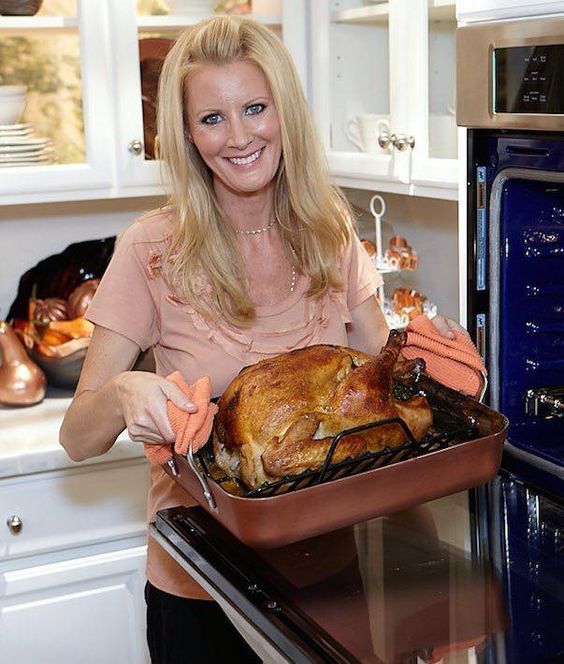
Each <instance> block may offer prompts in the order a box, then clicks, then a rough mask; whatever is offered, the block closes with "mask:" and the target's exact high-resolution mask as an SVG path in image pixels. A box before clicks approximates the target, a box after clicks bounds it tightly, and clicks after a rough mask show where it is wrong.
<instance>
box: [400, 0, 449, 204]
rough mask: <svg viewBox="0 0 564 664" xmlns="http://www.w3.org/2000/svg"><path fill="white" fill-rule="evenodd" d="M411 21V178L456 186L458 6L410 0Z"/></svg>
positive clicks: (437, 0)
mask: <svg viewBox="0 0 564 664" xmlns="http://www.w3.org/2000/svg"><path fill="white" fill-rule="evenodd" d="M409 4H410V11H409V16H408V20H409V21H410V23H411V28H410V30H411V32H412V33H413V34H414V35H417V37H415V39H416V43H415V46H416V48H417V51H418V53H419V57H418V58H414V61H413V87H412V88H411V91H410V94H411V103H410V108H411V111H412V117H411V120H410V127H411V131H412V133H413V136H414V138H415V147H414V150H413V163H412V170H411V179H412V182H413V183H414V184H415V185H417V184H423V185H433V184H440V185H441V186H443V187H447V188H448V187H450V188H451V189H452V190H453V197H455V192H456V184H457V167H456V164H457V157H458V129H457V126H456V98H455V91H456V57H455V31H456V7H455V2H454V0H410V2H409Z"/></svg>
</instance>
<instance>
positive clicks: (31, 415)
mask: <svg viewBox="0 0 564 664" xmlns="http://www.w3.org/2000/svg"><path fill="white" fill-rule="evenodd" d="M71 398H72V395H71V393H70V392H65V391H62V390H55V389H52V388H50V389H49V391H48V393H47V396H46V398H45V399H44V400H43V401H42V402H41V403H39V404H37V405H36V406H29V407H20V408H10V407H7V406H0V479H1V478H6V477H12V476H15V475H28V474H31V473H41V472H46V471H51V470H62V469H65V468H75V467H80V466H84V465H87V464H97V463H107V462H111V461H121V460H124V459H134V458H138V457H142V456H143V448H142V447H141V445H139V444H138V443H133V442H132V441H131V440H129V438H128V437H127V433H126V432H124V433H122V434H121V435H120V436H119V437H118V439H117V441H116V443H115V445H113V447H112V448H111V449H110V450H109V451H108V452H106V454H103V455H101V456H99V457H94V458H92V459H87V460H86V461H80V462H76V461H73V460H72V459H70V458H69V457H68V456H67V453H66V452H65V450H64V449H63V448H62V447H61V445H60V444H59V428H60V426H61V423H62V421H63V417H64V415H65V412H66V410H67V408H68V407H69V404H70V402H71Z"/></svg>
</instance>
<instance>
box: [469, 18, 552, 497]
mask: <svg viewBox="0 0 564 664" xmlns="http://www.w3.org/2000/svg"><path fill="white" fill-rule="evenodd" d="M457 106H458V111H457V112H458V117H457V119H458V124H459V125H462V126H465V127H468V151H467V175H468V177H467V187H468V191H467V195H468V206H467V214H468V218H467V228H468V237H467V241H468V266H467V268H468V298H467V301H468V319H467V320H468V325H469V328H470V331H471V333H472V334H473V335H474V337H475V339H476V341H477V343H478V346H479V349H480V350H481V352H482V354H483V356H484V357H485V359H486V362H487V365H488V370H489V375H490V388H489V401H490V403H491V405H492V406H493V407H494V408H496V409H498V410H501V411H502V412H503V413H504V414H505V415H507V416H508V417H509V419H510V422H511V426H510V431H509V436H508V442H507V443H506V452H507V454H506V455H505V461H504V463H505V465H506V466H507V467H509V468H510V469H511V470H512V471H513V472H515V473H516V474H518V475H523V476H524V477H525V478H526V481H529V482H532V483H534V484H535V485H537V486H540V487H541V488H544V489H546V490H548V491H551V492H553V493H557V494H559V495H560V496H561V495H562V494H563V487H564V387H563V386H564V16H560V17H559V16H551V17H546V18H543V19H523V20H518V21H497V22H492V23H483V24H476V25H469V26H464V27H460V28H459V29H458V30H457Z"/></svg>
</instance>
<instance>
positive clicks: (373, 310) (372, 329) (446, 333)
mask: <svg viewBox="0 0 564 664" xmlns="http://www.w3.org/2000/svg"><path fill="white" fill-rule="evenodd" d="M351 317H352V320H353V322H352V324H351V325H350V328H349V329H348V330H347V336H348V340H349V346H350V347H351V348H356V349H358V350H361V351H363V352H365V353H369V354H370V355H378V353H379V352H380V351H381V350H382V346H384V345H385V343H386V341H387V339H388V333H389V329H388V324H387V323H386V319H385V317H384V314H383V313H382V310H381V309H380V307H379V305H378V300H377V299H376V297H374V296H373V297H369V298H368V299H367V300H365V301H364V302H363V303H362V304H359V305H358V307H355V308H354V309H353V310H352V311H351ZM431 322H432V323H433V325H434V326H435V327H436V328H437V331H438V332H439V333H440V334H441V335H442V336H443V337H446V338H447V339H454V332H455V331H456V332H460V333H461V334H464V335H466V336H469V334H468V332H467V331H466V330H465V329H464V328H463V327H462V326H461V325H459V324H458V323H457V322H456V321H454V320H452V318H446V317H445V316H435V317H434V318H433V319H432V321H431Z"/></svg>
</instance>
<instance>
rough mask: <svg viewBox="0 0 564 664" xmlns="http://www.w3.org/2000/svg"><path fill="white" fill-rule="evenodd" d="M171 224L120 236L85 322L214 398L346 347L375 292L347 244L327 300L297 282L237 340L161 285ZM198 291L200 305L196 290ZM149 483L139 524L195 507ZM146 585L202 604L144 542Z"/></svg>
mask: <svg viewBox="0 0 564 664" xmlns="http://www.w3.org/2000/svg"><path fill="white" fill-rule="evenodd" d="M173 223H174V222H173V218H172V214H171V212H170V209H168V208H163V209H160V210H156V211H153V212H150V213H148V214H147V215H145V216H143V217H141V218H140V219H137V220H136V221H135V222H134V223H133V224H132V225H131V226H129V227H128V228H127V229H126V230H125V231H124V233H123V234H122V235H121V236H120V238H119V239H118V241H117V242H116V247H115V250H114V255H113V257H112V260H111V261H110V264H109V266H108V268H107V270H106V272H105V274H104V277H103V278H102V281H101V283H100V286H99V287H98V290H97V291H96V294H95V296H94V298H93V300H92V303H91V304H90V306H89V308H88V311H87V313H86V317H87V318H88V319H89V320H90V321H92V322H93V323H94V324H96V325H101V326H103V327H106V328H108V329H110V330H113V331H114V332H118V333H119V334H122V335H124V336H125V337H127V338H128V339H131V340H132V341H134V342H135V343H136V344H137V345H138V346H139V348H140V349H141V350H146V349H147V348H149V347H152V348H153V352H154V356H155V363H156V372H157V374H158V375H160V376H166V375H168V374H169V373H172V372H173V371H175V370H178V371H180V372H181V373H182V374H183V376H184V378H185V379H186V380H187V381H188V382H193V381H195V380H196V379H197V378H198V377H200V376H202V375H208V376H209V377H210V378H211V382H212V389H213V394H214V395H215V396H218V395H220V394H221V393H222V392H223V390H224V389H225V387H226V386H227V385H228V383H229V382H230V381H231V380H232V379H233V378H234V377H235V376H236V375H237V373H238V372H239V371H240V370H241V369H242V368H243V367H245V366H247V365H249V364H252V363H254V362H258V361H259V360H262V359H264V358H267V357H271V356H273V355H277V354H279V353H283V352H286V351H290V350H293V349H295V348H303V347H304V346H309V345H312V344H320V343H321V344H323V343H327V344H340V345H345V346H346V345H347V330H346V324H347V323H350V322H351V316H350V311H351V310H352V309H354V308H355V307H357V306H358V305H359V304H361V303H362V302H364V300H366V299H367V298H368V297H370V296H371V295H374V294H375V293H376V291H377V288H378V286H380V285H381V283H382V277H381V276H380V274H379V273H378V272H377V271H376V269H375V267H374V264H373V263H372V261H371V260H370V258H369V257H368V254H367V253H366V252H365V250H364V248H363V247H362V245H361V244H360V241H359V239H358V238H357V237H356V235H354V237H353V241H352V242H351V243H350V245H349V246H348V247H347V248H346V250H345V251H344V252H343V255H342V258H341V260H340V262H339V268H340V271H341V277H342V279H343V285H344V287H343V290H342V291H335V290H332V291H331V292H329V293H328V294H326V295H324V296H323V297H321V298H319V299H317V300H312V299H311V298H308V297H305V296H304V295H305V292H306V291H307V287H308V279H307V278H306V277H304V276H302V275H299V276H298V279H297V282H296V287H295V290H294V292H292V293H289V294H288V297H287V298H285V299H284V300H283V301H281V302H278V303H277V304H274V305H264V306H258V307H257V308H256V316H257V318H256V323H255V324H253V326H252V327H250V328H245V329H244V330H241V329H238V328H236V327H233V326H231V325H229V324H228V323H225V322H222V323H220V324H218V325H212V324H210V323H209V322H208V321H207V320H206V319H205V318H204V317H202V316H201V315H200V314H198V313H197V312H196V311H195V310H194V309H193V308H191V307H190V306H189V305H187V304H184V303H183V302H182V301H181V300H180V299H178V298H177V297H176V296H175V295H174V293H172V292H171V290H170V289H169V287H168V286H167V284H166V283H165V280H164V278H163V277H162V275H161V270H162V263H163V260H164V258H163V257H164V256H165V255H166V245H167V242H168V239H169V237H170V235H171V231H172V225H173ZM201 291H202V296H203V297H205V294H206V284H205V282H204V280H202V288H201ZM150 474H151V489H150V491H149V496H148V505H147V518H148V520H152V519H153V517H154V514H155V512H156V511H157V510H160V509H164V508H166V507H173V506H175V505H185V506H190V505H194V504H196V503H195V501H194V499H193V498H192V497H191V496H190V495H188V494H187V493H186V492H185V491H184V490H183V489H181V488H180V487H179V486H178V485H177V484H176V483H175V482H174V481H173V480H172V479H170V478H169V476H168V475H167V474H166V473H165V472H164V471H163V470H162V469H161V468H160V466H151V467H150ZM147 578H148V579H149V581H150V582H151V583H152V584H153V585H154V586H156V587H157V588H160V589H161V590H164V591H165V592H168V593H171V594H173V595H179V596H183V597H195V598H207V597H208V595H207V594H206V593H205V591H204V590H203V589H202V588H200V587H199V586H198V585H197V584H196V583H195V581H193V580H192V579H191V577H189V576H188V575H187V574H186V573H185V572H184V571H183V570H182V568H181V567H180V566H179V565H178V564H177V563H176V562H175V561H174V560H172V559H171V558H170V557H169V556H168V554H167V553H166V552H165V551H164V550H163V549H162V548H161V547H160V546H159V545H158V544H156V542H154V541H153V540H152V539H151V538H149V542H148V554H147Z"/></svg>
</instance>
